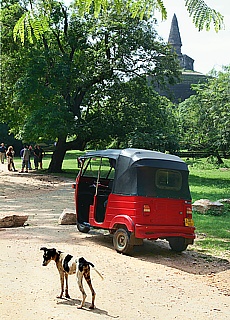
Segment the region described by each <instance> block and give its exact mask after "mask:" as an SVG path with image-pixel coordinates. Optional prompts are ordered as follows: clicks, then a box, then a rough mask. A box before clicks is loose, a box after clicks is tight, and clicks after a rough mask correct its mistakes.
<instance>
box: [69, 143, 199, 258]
mask: <svg viewBox="0 0 230 320" xmlns="http://www.w3.org/2000/svg"><path fill="white" fill-rule="evenodd" d="M78 161H79V164H80V171H79V174H78V176H77V177H76V184H74V185H73V187H74V188H75V204H76V219H77V228H78V230H79V231H81V232H84V233H87V232H89V230H90V228H92V227H93V228H100V229H107V230H109V232H110V233H111V234H112V235H113V245H114V248H115V249H116V251H117V252H119V253H124V254H129V253H131V251H132V249H133V246H135V245H141V244H142V243H143V239H149V240H157V239H166V240H167V241H168V242H169V245H170V247H171V249H172V250H174V251H177V252H181V251H183V250H186V248H187V246H188V245H189V244H193V242H194V239H195V233H194V231H195V227H194V222H193V219H192V205H191V195H190V190H189V185H188V175H189V171H188V167H187V165H186V163H185V162H184V161H183V160H182V159H180V158H179V157H177V156H175V155H170V154H165V153H161V152H156V151H150V150H144V149H133V148H128V149H122V150H121V149H107V150H98V151H91V152H87V153H86V154H85V155H83V156H81V157H80V158H78Z"/></svg>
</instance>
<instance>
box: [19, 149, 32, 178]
mask: <svg viewBox="0 0 230 320" xmlns="http://www.w3.org/2000/svg"><path fill="white" fill-rule="evenodd" d="M29 160H30V151H29V149H28V146H27V145H25V146H24V149H23V153H22V170H21V171H20V172H24V168H25V167H26V171H25V172H26V173H27V172H28V169H29Z"/></svg>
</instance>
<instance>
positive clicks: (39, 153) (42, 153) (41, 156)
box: [37, 146, 45, 169]
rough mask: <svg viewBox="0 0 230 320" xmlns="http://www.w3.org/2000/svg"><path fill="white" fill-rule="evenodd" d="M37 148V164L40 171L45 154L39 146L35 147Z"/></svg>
mask: <svg viewBox="0 0 230 320" xmlns="http://www.w3.org/2000/svg"><path fill="white" fill-rule="evenodd" d="M37 147H38V163H39V166H40V169H42V159H43V157H44V155H45V152H44V150H43V149H42V148H41V147H40V146H37Z"/></svg>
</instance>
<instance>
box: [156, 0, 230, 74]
mask: <svg viewBox="0 0 230 320" xmlns="http://www.w3.org/2000/svg"><path fill="white" fill-rule="evenodd" d="M163 2H164V4H165V7H166V9H167V12H168V18H167V20H166V21H163V22H162V21H161V18H160V16H159V17H158V16H157V18H158V27H157V28H156V29H157V32H158V34H159V35H160V36H161V37H162V38H163V39H164V41H166V42H167V41H168V36H169V31H170V27H171V22H172V18H173V14H174V13H175V14H176V16H177V20H178V25H179V30H180V35H181V41H182V48H181V52H182V53H183V54H187V55H188V56H189V57H191V58H192V59H194V60H195V62H194V70H195V71H198V72H201V73H204V74H206V73H208V72H209V71H211V69H213V68H215V69H216V70H220V69H221V67H222V66H223V65H225V66H226V65H230V0H205V2H206V4H208V5H209V6H210V7H211V8H213V9H215V10H216V11H219V12H220V13H221V14H222V15H223V16H224V24H225V29H224V30H221V31H219V32H218V33H216V32H215V31H214V28H211V30H210V31H205V30H204V31H200V32H199V31H198V30H197V29H196V28H195V25H194V24H193V23H192V18H191V17H189V14H188V12H187V10H186V9H185V6H184V0H163Z"/></svg>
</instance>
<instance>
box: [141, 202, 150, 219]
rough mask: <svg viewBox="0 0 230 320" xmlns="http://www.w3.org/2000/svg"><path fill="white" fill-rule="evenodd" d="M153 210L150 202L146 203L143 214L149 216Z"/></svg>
mask: <svg viewBox="0 0 230 320" xmlns="http://www.w3.org/2000/svg"><path fill="white" fill-rule="evenodd" d="M150 212H151V209H150V206H149V205H148V204H144V206H143V214H144V216H149V215H150Z"/></svg>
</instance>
